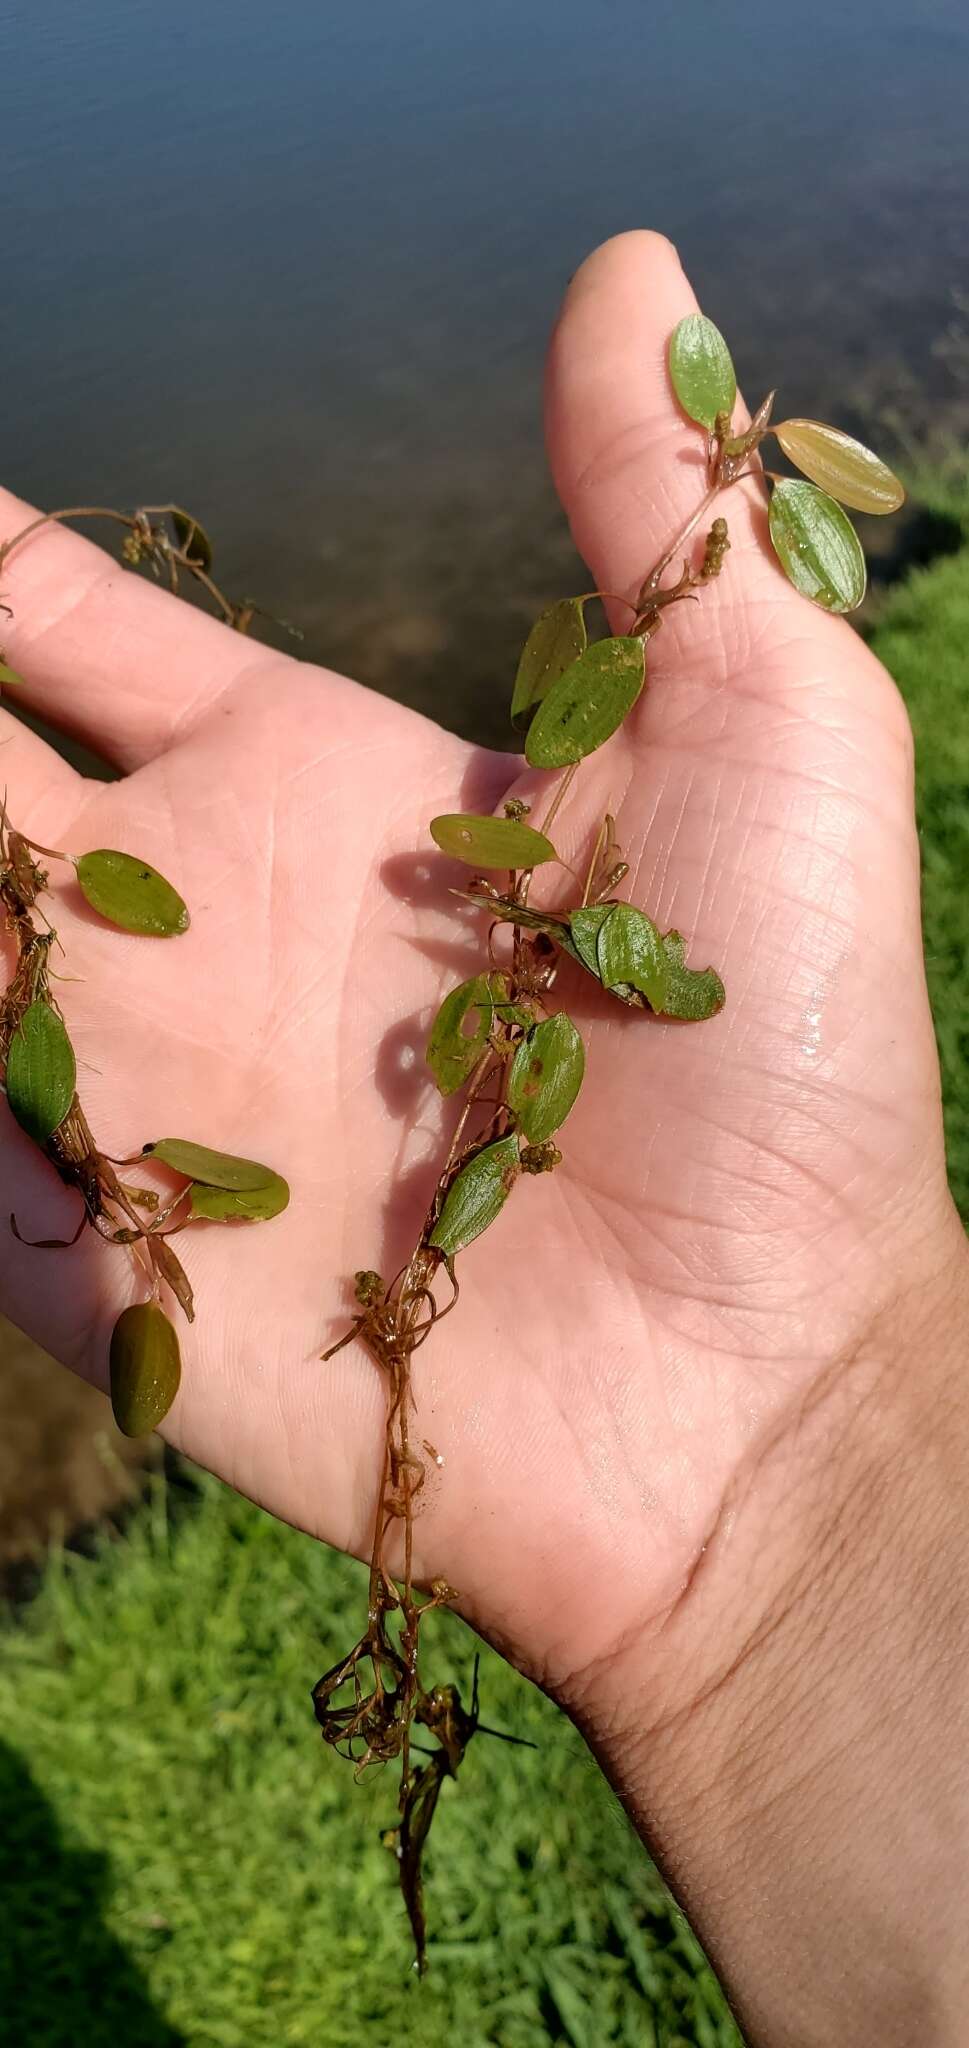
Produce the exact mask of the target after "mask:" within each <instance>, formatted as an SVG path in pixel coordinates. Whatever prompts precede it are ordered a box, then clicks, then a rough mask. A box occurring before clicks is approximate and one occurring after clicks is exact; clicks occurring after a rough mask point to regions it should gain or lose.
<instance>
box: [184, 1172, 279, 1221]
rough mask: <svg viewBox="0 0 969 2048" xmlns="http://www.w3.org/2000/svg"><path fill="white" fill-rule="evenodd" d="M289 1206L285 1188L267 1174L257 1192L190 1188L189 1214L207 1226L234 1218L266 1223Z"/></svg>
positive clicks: (276, 1178)
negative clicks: (199, 1217)
mask: <svg viewBox="0 0 969 2048" xmlns="http://www.w3.org/2000/svg"><path fill="white" fill-rule="evenodd" d="M288 1204H289V1188H288V1186H287V1184H286V1182H285V1181H284V1180H283V1178H282V1175H281V1174H278V1173H273V1174H270V1176H269V1179H268V1180H266V1181H263V1182H262V1184H261V1185H260V1186H259V1187H258V1188H219V1187H203V1186H201V1185H200V1184H199V1182H198V1181H196V1182H195V1183H194V1184H193V1187H192V1194H191V1212H192V1215H193V1216H204V1217H205V1218H207V1220H208V1221H209V1222H210V1223H229V1222H232V1221H233V1220H234V1219H235V1218H236V1217H240V1218H242V1219H243V1220H244V1221H245V1222H247V1223H268V1221H269V1218H270V1217H271V1216H279V1215H281V1214H282V1211H283V1210H284V1209H285V1208H287V1206H288Z"/></svg>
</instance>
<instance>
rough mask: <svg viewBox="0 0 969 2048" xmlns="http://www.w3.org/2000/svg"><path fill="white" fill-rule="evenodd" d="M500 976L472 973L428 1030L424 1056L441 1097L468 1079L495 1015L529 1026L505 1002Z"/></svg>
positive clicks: (504, 986)
mask: <svg viewBox="0 0 969 2048" xmlns="http://www.w3.org/2000/svg"><path fill="white" fill-rule="evenodd" d="M507 996H508V983H507V981H506V980H505V977H504V975H503V974H476V975H474V977H473V978H472V980H471V981H462V982H459V984H458V986H457V988H452V990H451V991H450V994H449V995H446V996H445V998H444V1001H443V1003H442V1004H441V1007H440V1009H439V1011H438V1013H437V1016H436V1017H435V1019H434V1023H433V1025H432V1027H431V1035H430V1038H429V1039H428V1041H427V1050H426V1052H425V1054H424V1057H425V1059H426V1061H427V1064H428V1066H429V1067H430V1070H431V1073H432V1074H433V1076H434V1079H435V1081H436V1082H437V1085H438V1087H439V1089H440V1091H441V1094H442V1095H453V1094H454V1093H455V1091H456V1090H457V1089H458V1088H463V1087H464V1084H465V1082H466V1081H467V1080H469V1079H470V1077H471V1075H472V1073H473V1072H474V1069H475V1067H476V1066H477V1064H478V1061H479V1060H480V1058H481V1055H482V1053H483V1052H484V1049H485V1047H486V1045H487V1043H488V1038H489V1036H490V1033H491V1028H492V1024H493V1022H494V1017H495V1012H496V1011H497V1013H498V1015H499V1016H500V1017H501V1018H502V1020H503V1021H504V1022H506V1023H521V1022H523V1021H524V1022H525V1023H527V1024H530V1023H531V1021H532V1020H531V1017H530V1016H529V1015H528V1014H527V1012H525V1011H524V1010H519V1009H518V1008H517V1006H516V1005H515V1004H513V1003H509V1002H508V1001H507Z"/></svg>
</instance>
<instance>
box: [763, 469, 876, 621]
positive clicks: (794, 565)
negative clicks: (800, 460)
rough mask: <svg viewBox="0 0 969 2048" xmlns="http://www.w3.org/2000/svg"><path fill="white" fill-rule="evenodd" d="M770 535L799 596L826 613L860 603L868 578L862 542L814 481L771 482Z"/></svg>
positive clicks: (842, 610)
mask: <svg viewBox="0 0 969 2048" xmlns="http://www.w3.org/2000/svg"><path fill="white" fill-rule="evenodd" d="M770 537H771V540H772V541H773V543H774V548H775V550H776V553H777V555H778V558H779V560H780V563H781V567H782V569H783V570H784V573H785V575H786V576H788V577H789V578H790V581H791V582H792V583H793V585H794V588H795V590H799V591H800V592H801V594H802V596H803V597H809V598H810V599H811V602H812V603H813V604H818V605H820V606H821V607H822V609H823V610H824V611H826V612H853V611H854V610H855V607H856V606H857V605H859V604H860V603H861V600H862V598H863V597H864V595H865V587H866V584H867V580H868V579H867V573H866V570H865V557H864V553H863V551H862V546H861V542H860V540H859V539H858V535H857V534H856V532H855V529H854V527H853V526H852V524H851V521H850V519H849V518H848V514H847V512H842V510H841V506H840V505H836V504H835V501H834V499H833V498H829V497H828V495H827V493H826V492H825V491H819V490H818V487H817V485H816V484H808V483H801V481H800V480H799V479H798V478H794V479H789V478H787V477H785V478H783V479H782V481H781V482H780V483H779V484H775V485H774V490H773V494H772V496H771V501H770Z"/></svg>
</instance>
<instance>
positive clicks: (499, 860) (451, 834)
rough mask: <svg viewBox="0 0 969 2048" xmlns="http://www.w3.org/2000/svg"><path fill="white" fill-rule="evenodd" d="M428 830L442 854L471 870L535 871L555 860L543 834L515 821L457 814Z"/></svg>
mask: <svg viewBox="0 0 969 2048" xmlns="http://www.w3.org/2000/svg"><path fill="white" fill-rule="evenodd" d="M430 830H431V838H432V839H433V841H434V844H435V846H439V847H440V849H441V852H442V853H449V854H450V855H451V858H452V860H463V861H467V863H468V866H469V867H472V868H537V867H540V866H541V864H542V862H543V861H547V860H557V859H558V854H557V853H556V851H555V848H554V846H553V845H552V842H551V840H550V839H546V837H545V834H544V832H535V831H534V830H533V829H532V827H531V825H522V824H521V823H520V822H519V821H518V819H517V818H477V817H475V816H473V815H472V814H471V813H470V812H465V811H456V812H452V813H450V814H449V815H447V816H445V817H443V818H432V819H431V827H430Z"/></svg>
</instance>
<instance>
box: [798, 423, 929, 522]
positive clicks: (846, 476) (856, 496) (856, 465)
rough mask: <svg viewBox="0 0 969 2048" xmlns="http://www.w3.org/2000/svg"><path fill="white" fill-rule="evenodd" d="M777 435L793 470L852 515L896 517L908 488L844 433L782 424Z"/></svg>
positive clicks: (818, 426) (809, 425)
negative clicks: (847, 509) (797, 471)
mask: <svg viewBox="0 0 969 2048" xmlns="http://www.w3.org/2000/svg"><path fill="white" fill-rule="evenodd" d="M773 431H774V433H775V434H776V436H777V439H778V441H779V442H780V445H781V447H782V448H783V450H784V453H785V455H786V456H787V457H788V459H789V460H790V461H791V462H793V463H794V464H795V467H796V468H797V469H800V470H802V471H803V473H804V475H805V476H806V477H810V479H811V482H812V483H813V484H818V485H819V486H820V489H821V490H822V491H827V492H828V495H829V496H830V497H832V498H837V499H838V500H839V502H840V503H841V504H842V505H850V506H851V509H852V511H853V512H873V513H878V514H882V513H887V512H897V511H898V508H899V506H900V505H903V504H904V502H905V487H904V485H903V484H901V483H899V480H898V478H897V476H895V475H893V473H892V471H891V470H890V469H889V467H888V465H887V463H885V462H882V461H881V460H880V459H879V457H878V456H877V455H873V454H872V451H871V449H870V448H866V447H865V445H864V443H863V442H862V441H854V440H852V437H851V435H850V434H843V433H842V432H841V430H840V428H838V427H826V426H824V425H823V424H822V422H821V421H820V420H782V421H781V423H780V425H779V426H777V427H775V428H774V430H773Z"/></svg>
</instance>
